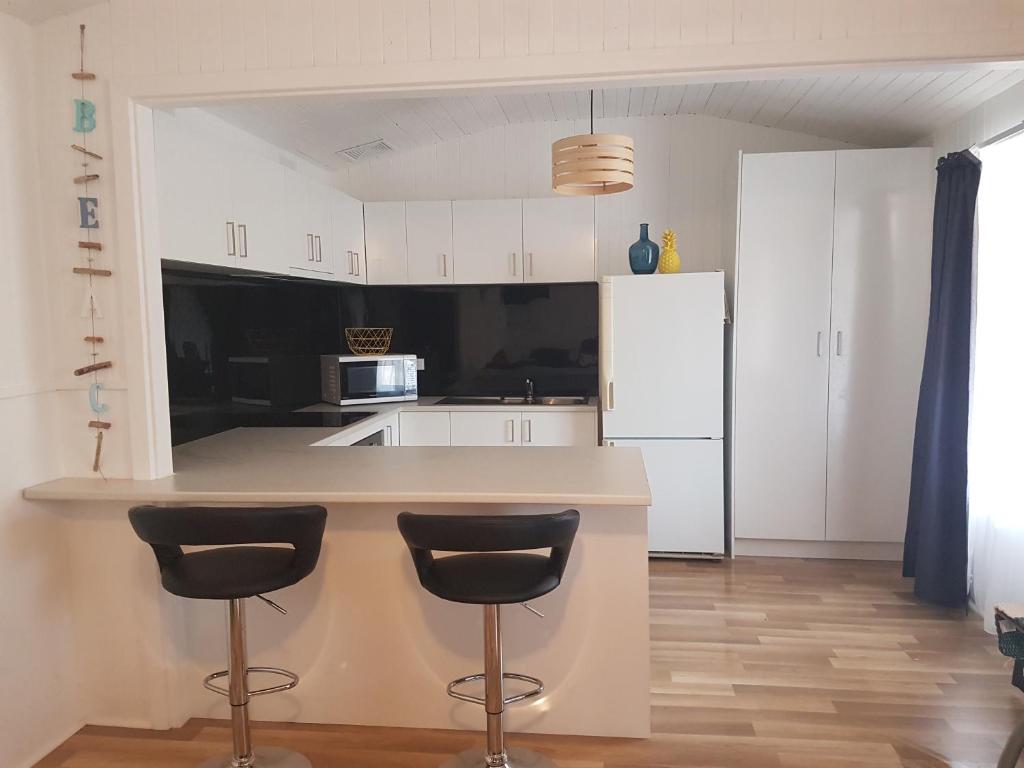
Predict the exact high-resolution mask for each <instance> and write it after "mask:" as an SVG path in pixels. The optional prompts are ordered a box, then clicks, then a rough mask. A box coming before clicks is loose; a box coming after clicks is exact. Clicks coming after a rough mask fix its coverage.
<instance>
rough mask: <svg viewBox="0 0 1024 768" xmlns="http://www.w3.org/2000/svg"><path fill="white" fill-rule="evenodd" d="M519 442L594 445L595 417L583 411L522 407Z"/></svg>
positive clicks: (595, 441) (595, 438) (595, 443)
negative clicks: (536, 409) (520, 438)
mask: <svg viewBox="0 0 1024 768" xmlns="http://www.w3.org/2000/svg"><path fill="white" fill-rule="evenodd" d="M520 424H521V427H520V430H519V432H520V435H521V436H522V444H523V445H526V446H531V445H536V446H545V445H597V417H596V415H595V414H593V413H587V412H572V413H567V412H560V413H545V412H542V411H524V412H523V414H522V417H521V419H520Z"/></svg>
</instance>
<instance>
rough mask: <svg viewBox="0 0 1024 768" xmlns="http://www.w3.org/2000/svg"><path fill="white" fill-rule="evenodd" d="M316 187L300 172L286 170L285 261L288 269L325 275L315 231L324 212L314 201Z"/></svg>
mask: <svg viewBox="0 0 1024 768" xmlns="http://www.w3.org/2000/svg"><path fill="white" fill-rule="evenodd" d="M311 192H314V193H315V190H313V189H311V184H310V181H309V180H308V179H307V178H306V177H305V176H303V175H302V174H301V173H299V172H298V171H294V170H292V169H290V168H286V169H285V172H284V205H283V206H282V208H283V210H284V211H285V226H286V234H285V261H286V263H287V264H288V267H289V269H291V270H293V271H298V273H299V274H309V275H310V276H322V275H325V274H326V273H327V270H326V269H325V268H324V266H323V254H322V245H323V238H322V236H321V240H320V245H321V250H320V251H319V252H318V250H317V240H316V235H317V234H319V233H318V232H317V230H316V227H317V224H318V223H320V217H321V211H320V210H319V208H320V206H319V204H318V201H317V200H315V197H314V194H311Z"/></svg>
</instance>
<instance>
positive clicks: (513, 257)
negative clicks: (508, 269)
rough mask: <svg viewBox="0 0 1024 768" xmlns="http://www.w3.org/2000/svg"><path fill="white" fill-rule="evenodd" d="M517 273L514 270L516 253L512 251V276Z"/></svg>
mask: <svg viewBox="0 0 1024 768" xmlns="http://www.w3.org/2000/svg"><path fill="white" fill-rule="evenodd" d="M518 274H519V273H518V272H517V271H516V254H515V252H513V253H512V276H513V277H515V276H516V275H518Z"/></svg>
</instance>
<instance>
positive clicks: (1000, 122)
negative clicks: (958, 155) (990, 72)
mask: <svg viewBox="0 0 1024 768" xmlns="http://www.w3.org/2000/svg"><path fill="white" fill-rule="evenodd" d="M1021 122H1024V83H1017V85H1015V86H1013V87H1012V88H1010V89H1009V90H1006V91H1004V92H1003V93H1001V94H999V95H998V96H996V97H995V98H992V99H989V100H988V101H986V102H985V103H984V104H982V105H981V106H979V107H976V108H975V109H972V110H971V111H970V112H968V113H967V114H966V115H964V116H963V117H961V118H960V119H959V120H956V121H954V122H952V123H949V124H948V125H944V126H942V127H941V128H939V129H938V130H937V131H935V133H934V134H933V135H932V141H931V144H932V146H934V147H935V154H936V157H942V156H943V155H946V154H948V153H950V152H956V151H958V150H961V149H967V148H968V147H970V146H971V145H972V144H977V143H980V142H982V141H985V140H986V139H990V138H992V137H993V136H995V135H996V134H998V133H1001V132H1002V131H1005V130H1006V129H1007V128H1012V127H1013V126H1015V125H1017V124H1019V123H1021Z"/></svg>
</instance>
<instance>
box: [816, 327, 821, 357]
mask: <svg viewBox="0 0 1024 768" xmlns="http://www.w3.org/2000/svg"><path fill="white" fill-rule="evenodd" d="M814 349H815V351H816V352H817V353H818V357H821V331H818V340H817V342H815V345H814Z"/></svg>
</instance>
